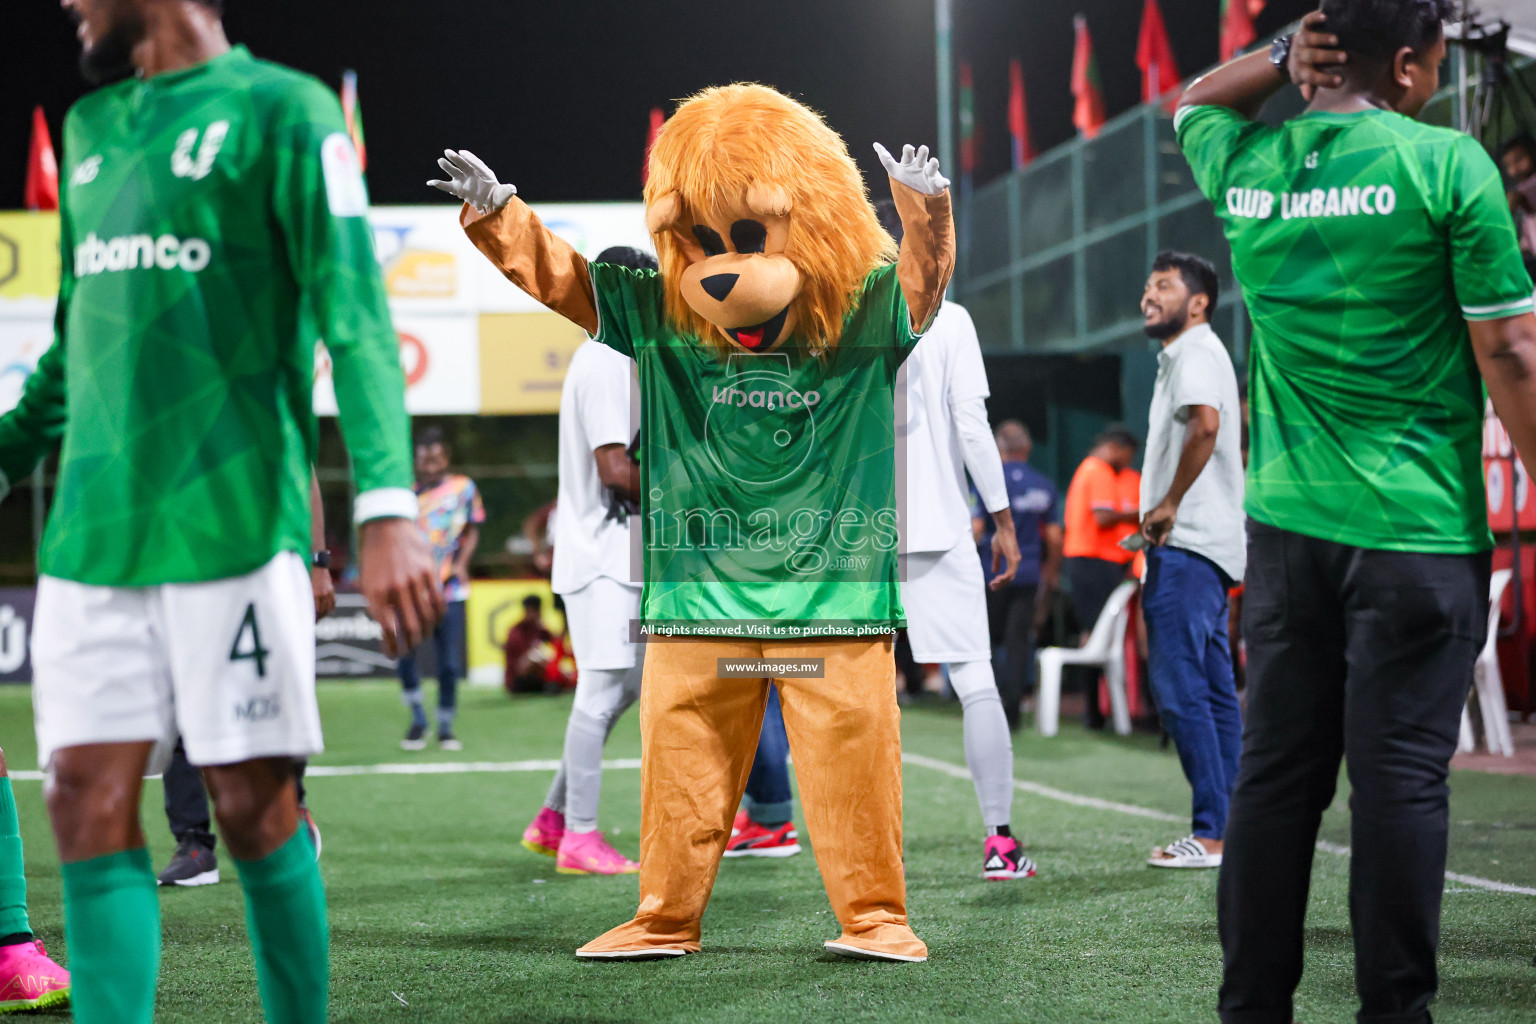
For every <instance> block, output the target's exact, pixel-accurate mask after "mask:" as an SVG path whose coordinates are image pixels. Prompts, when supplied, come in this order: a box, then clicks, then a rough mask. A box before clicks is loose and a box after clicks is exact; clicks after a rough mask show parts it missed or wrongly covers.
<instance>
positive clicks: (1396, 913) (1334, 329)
mask: <svg viewBox="0 0 1536 1024" xmlns="http://www.w3.org/2000/svg"><path fill="white" fill-rule="evenodd" d="M1453 14H1454V9H1453V6H1452V4H1450V3H1449V2H1446V0H1325V2H1324V3H1323V5H1322V8H1321V10H1319V11H1315V12H1313V13H1311V14H1309V15H1308V16H1307V17H1306V18H1305V19H1304V20H1303V24H1302V28H1301V30H1300V31H1299V32H1298V33H1297V34H1296V35H1295V36H1294V37H1292V38H1290V39H1283V40H1280V41H1278V42H1277V43H1276V45H1275V47H1274V49H1273V50H1272V52H1271V53H1256V54H1251V55H1249V56H1246V57H1242V58H1240V59H1238V60H1235V61H1233V62H1231V63H1229V64H1226V65H1224V66H1223V67H1221V68H1218V69H1217V70H1216V71H1213V72H1212V73H1211V74H1209V75H1207V76H1206V77H1204V78H1202V79H1201V80H1199V81H1197V82H1195V83H1194V84H1193V85H1191V86H1190V88H1189V90H1188V91H1187V92H1186V93H1185V94H1184V97H1183V101H1182V103H1181V105H1180V108H1179V111H1178V113H1177V114H1176V116H1175V127H1176V130H1177V132H1178V137H1179V143H1180V145H1181V146H1182V147H1183V149H1184V152H1185V155H1186V156H1187V157H1188V159H1189V162H1190V165H1191V167H1192V169H1193V170H1194V175H1195V180H1196V182H1197V183H1198V184H1199V185H1200V188H1201V190H1202V191H1204V192H1205V194H1206V195H1207V196H1208V197H1209V198H1210V199H1211V200H1212V202H1213V203H1214V204H1215V206H1216V212H1217V215H1218V216H1219V217H1220V218H1221V220H1222V222H1223V225H1224V227H1225V230H1226V235H1227V239H1228V241H1229V242H1230V243H1231V246H1232V263H1233V268H1234V270H1235V271H1236V274H1237V279H1238V283H1239V284H1240V285H1241V286H1242V290H1243V297H1244V299H1245V300H1246V301H1247V303H1248V306H1249V309H1250V311H1251V312H1252V314H1253V323H1254V337H1253V342H1252V350H1251V351H1252V355H1251V360H1252V368H1251V385H1252V386H1251V389H1250V394H1249V398H1250V402H1251V407H1252V428H1251V433H1252V446H1251V451H1250V454H1249V469H1248V479H1247V499H1246V507H1247V512H1248V515H1249V520H1250V522H1249V547H1248V562H1249V565H1250V567H1251V572H1250V573H1249V575H1248V580H1247V591H1246V594H1245V598H1244V615H1245V616H1246V621H1245V623H1244V629H1243V631H1244V634H1245V636H1246V638H1247V644H1248V673H1247V675H1248V706H1247V721H1246V723H1245V729H1244V735H1243V751H1242V760H1241V768H1240V770H1239V774H1238V782H1237V789H1236V791H1235V792H1234V794H1233V797H1232V804H1231V809H1230V813H1229V816H1228V820H1227V833H1226V849H1225V853H1224V863H1223V864H1222V868H1221V878H1220V882H1219V884H1218V906H1219V919H1220V933H1221V940H1222V948H1223V954H1224V961H1225V972H1224V979H1223V983H1222V987H1221V993H1220V998H1219V1002H1218V1006H1219V1009H1220V1012H1221V1016H1222V1019H1223V1020H1224V1021H1226V1022H1228V1024H1239V1022H1241V1024H1267V1022H1271V1021H1273V1022H1277V1024H1279V1022H1286V1024H1288V1022H1290V1021H1291V1020H1293V1019H1294V1017H1293V1008H1294V1007H1293V994H1294V991H1295V988H1296V984H1297V982H1298V980H1299V979H1300V977H1301V972H1302V963H1303V935H1304V932H1303V925H1304V920H1305V915H1306V906H1307V891H1308V883H1309V881H1310V869H1311V864H1312V858H1313V853H1314V843H1315V842H1316V839H1317V830H1318V824H1319V821H1320V818H1321V815H1322V812H1323V810H1324V809H1325V808H1326V807H1327V806H1328V805H1329V803H1330V802H1331V801H1332V799H1333V795H1334V790H1335V788H1336V785H1337V780H1338V771H1339V763H1340V760H1341V758H1343V759H1344V761H1345V762H1346V764H1347V766H1348V770H1349V779H1350V790H1351V795H1350V811H1351V828H1352V836H1351V844H1350V846H1351V860H1350V917H1351V922H1352V925H1353V932H1354V942H1355V979H1356V987H1357V989H1358V991H1359V995H1360V1003H1361V1008H1360V1012H1359V1015H1358V1016H1359V1020H1360V1021H1362V1022H1369V1021H1392V1022H1404V1024H1406V1022H1410V1021H1412V1022H1427V1021H1429V1019H1430V1016H1429V1009H1428V1006H1429V1003H1430V1001H1431V1000H1432V999H1433V997H1434V995H1435V991H1436V988H1437V985H1438V978H1437V975H1436V962H1435V961H1436V950H1437V947H1438V944H1439V931H1440V901H1441V898H1442V893H1443V891H1444V889H1445V877H1444V875H1445V866H1446V839H1447V833H1448V831H1449V820H1448V819H1449V804H1448V792H1449V789H1448V786H1447V778H1448V775H1449V765H1450V760H1451V755H1452V754H1453V753H1454V752H1455V749H1456V741H1457V734H1458V730H1459V725H1460V720H1461V713H1462V707H1463V705H1464V703H1465V700H1466V695H1467V689H1468V685H1469V681H1470V680H1471V678H1472V668H1473V664H1474V662H1475V660H1476V657H1477V653H1478V651H1479V650H1480V649H1481V647H1482V644H1483V639H1484V634H1485V631H1486V625H1487V616H1488V580H1489V572H1490V556H1489V552H1490V549H1491V548H1492V546H1493V538H1492V536H1491V535H1490V533H1489V530H1488V518H1487V508H1486V503H1485V496H1484V485H1483V477H1482V463H1481V459H1480V458H1479V456H1480V451H1481V439H1482V427H1483V406H1484V398H1483V386H1484V385H1486V387H1487V395H1488V397H1489V398H1490V399H1492V401H1493V406H1494V409H1495V411H1496V412H1497V413H1498V415H1499V417H1500V418H1501V419H1502V420H1503V422H1504V425H1505V426H1506V427H1507V428H1508V430H1509V433H1510V436H1511V437H1512V438H1513V439H1514V442H1515V445H1516V447H1517V448H1518V449H1519V450H1520V452H1521V453H1522V454H1523V456H1524V457H1525V458H1526V459H1527V460H1530V459H1531V457H1532V456H1533V454H1536V315H1533V313H1532V303H1531V281H1530V278H1529V277H1528V276H1527V274H1526V271H1525V268H1524V266H1523V264H1522V262H1521V258H1520V250H1519V247H1518V245H1517V243H1516V240H1515V233H1514V230H1513V227H1512V225H1511V222H1510V216H1509V206H1508V202H1507V200H1506V198H1505V194H1504V189H1503V187H1502V183H1501V182H1500V179H1499V172H1498V169H1497V168H1496V167H1495V166H1494V163H1493V161H1492V160H1491V159H1490V158H1489V156H1488V154H1487V153H1486V152H1485V151H1484V150H1483V148H1482V146H1481V145H1480V144H1479V143H1478V142H1477V140H1476V139H1473V138H1471V137H1470V136H1467V135H1463V134H1460V133H1457V132H1453V131H1450V130H1448V129H1444V128H1438V127H1432V126H1429V125H1424V124H1420V123H1418V122H1417V121H1415V120H1414V117H1415V116H1416V115H1417V114H1418V113H1419V111H1420V110H1421V109H1422V108H1423V107H1424V104H1425V103H1426V102H1428V100H1429V98H1430V97H1431V96H1432V95H1434V92H1435V90H1436V88H1437V86H1438V84H1439V68H1440V64H1441V61H1442V60H1443V59H1444V56H1445V47H1446V44H1445V36H1444V32H1443V29H1442V22H1443V21H1444V20H1445V19H1447V18H1450V17H1452V16H1453ZM1291 84H1295V85H1297V86H1299V87H1300V88H1301V91H1302V94H1303V96H1304V98H1306V99H1307V100H1308V101H1309V106H1308V107H1307V109H1306V111H1305V112H1304V113H1302V114H1301V115H1300V116H1299V117H1296V118H1293V119H1291V120H1290V121H1287V122H1285V123H1284V124H1282V125H1279V126H1278V127H1269V126H1267V125H1264V124H1261V123H1258V122H1256V121H1255V120H1254V118H1255V117H1256V116H1257V114H1258V112H1259V110H1260V108H1261V107H1262V106H1263V105H1264V103H1265V101H1266V100H1268V99H1269V98H1270V97H1271V96H1273V95H1275V94H1276V93H1278V92H1280V91H1281V90H1282V89H1285V88H1286V87H1287V86H1289V85H1291ZM1479 377H1481V380H1479Z"/></svg>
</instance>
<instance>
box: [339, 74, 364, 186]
mask: <svg viewBox="0 0 1536 1024" xmlns="http://www.w3.org/2000/svg"><path fill="white" fill-rule="evenodd" d="M341 116H342V118H343V119H344V120H345V121H346V122H347V137H348V138H350V139H351V140H352V148H353V149H355V150H357V166H358V169H359V170H362V171H366V170H367V169H368V144H367V142H365V141H364V140H363V108H362V107H360V106H358V103H357V72H356V71H343V72H342V73H341Z"/></svg>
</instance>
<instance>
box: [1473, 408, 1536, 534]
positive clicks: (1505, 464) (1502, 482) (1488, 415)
mask: <svg viewBox="0 0 1536 1024" xmlns="http://www.w3.org/2000/svg"><path fill="white" fill-rule="evenodd" d="M1514 456H1515V446H1514V444H1513V443H1512V442H1511V441H1510V439H1509V431H1507V430H1505V429H1504V424H1503V423H1501V422H1500V421H1499V418H1498V416H1496V415H1494V412H1493V403H1492V402H1489V403H1488V404H1487V407H1486V409H1485V411H1484V413H1483V481H1484V483H1485V484H1486V485H1487V491H1488V525H1489V526H1490V527H1491V528H1492V529H1493V532H1494V533H1509V532H1510V531H1511V530H1513V529H1515V528H1517V527H1518V528H1519V529H1520V530H1536V503H1533V502H1532V501H1531V500H1530V499H1531V480H1530V477H1528V476H1526V474H1525V466H1524V465H1523V464H1522V463H1521V461H1520V460H1519V459H1518V458H1516V457H1514Z"/></svg>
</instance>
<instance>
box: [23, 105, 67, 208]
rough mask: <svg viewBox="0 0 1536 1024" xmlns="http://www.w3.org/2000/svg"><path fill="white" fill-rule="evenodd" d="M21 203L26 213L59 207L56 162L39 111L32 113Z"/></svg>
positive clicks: (40, 110) (46, 121) (57, 166)
mask: <svg viewBox="0 0 1536 1024" xmlns="http://www.w3.org/2000/svg"><path fill="white" fill-rule="evenodd" d="M23 204H24V205H25V206H26V208H27V209H29V210H57V209H58V208H59V161H58V159H57V158H55V157H54V155H53V138H52V136H50V135H49V134H48V119H47V118H45V117H43V108H42V107H35V108H33V110H32V145H31V147H30V148H29V149H28V150H27V186H26V192H25V196H24V199H23Z"/></svg>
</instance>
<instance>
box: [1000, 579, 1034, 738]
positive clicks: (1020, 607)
mask: <svg viewBox="0 0 1536 1024" xmlns="http://www.w3.org/2000/svg"><path fill="white" fill-rule="evenodd" d="M1039 589H1040V588H1039V586H1037V585H1036V584H1030V585H1028V586H1017V587H1003V588H1002V589H1000V590H988V591H987V627H988V633H989V634H990V637H991V640H992V650H993V651H994V652H997V653H1001V655H1002V662H1001V664H999V663H998V658H997V656H996V653H994V656H993V658H992V674H993V676H994V677H996V679H997V692H998V694H999V695H1001V696H1002V698H1003V713H1004V714H1005V715H1007V716H1008V728H1009V729H1012V730H1017V729H1018V728H1019V705H1021V704H1023V703H1024V698H1025V696H1026V695H1028V694H1030V693H1033V692H1034V689H1035V685H1034V683H1035V602H1036V600H1037V596H1036V595H1037V593H1038V591H1039Z"/></svg>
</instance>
